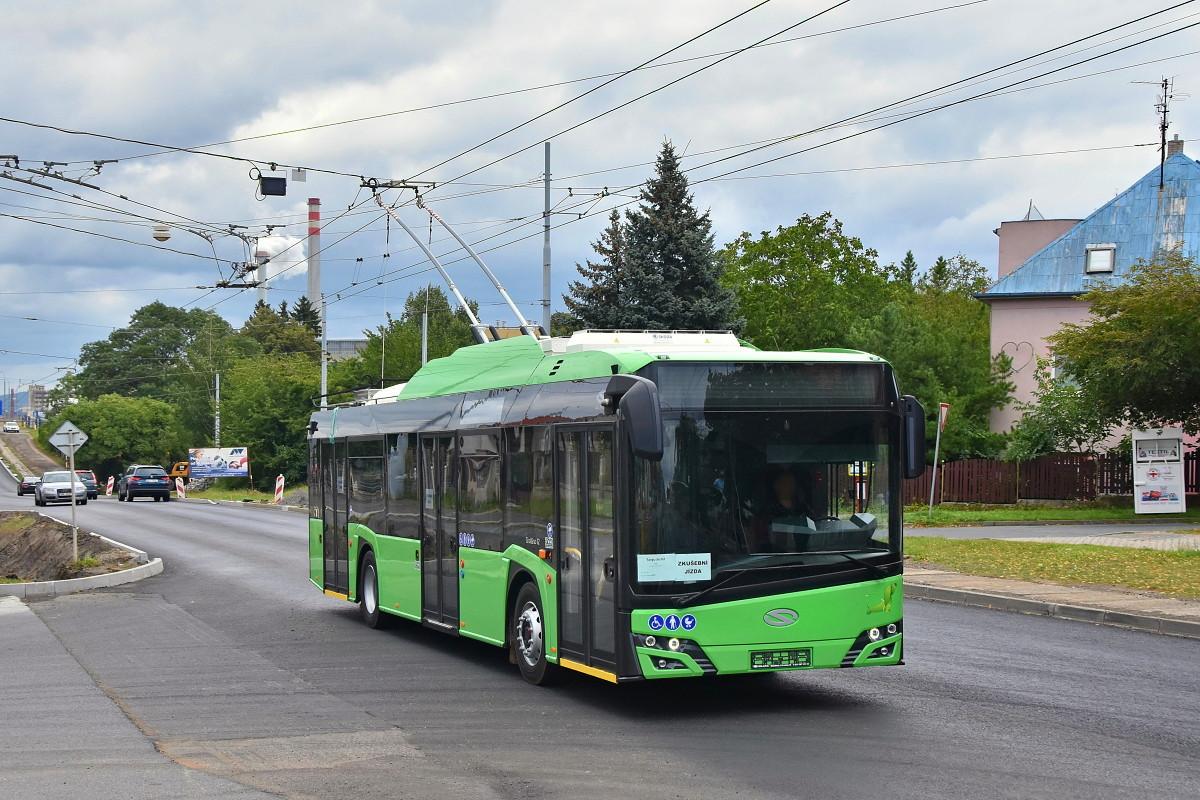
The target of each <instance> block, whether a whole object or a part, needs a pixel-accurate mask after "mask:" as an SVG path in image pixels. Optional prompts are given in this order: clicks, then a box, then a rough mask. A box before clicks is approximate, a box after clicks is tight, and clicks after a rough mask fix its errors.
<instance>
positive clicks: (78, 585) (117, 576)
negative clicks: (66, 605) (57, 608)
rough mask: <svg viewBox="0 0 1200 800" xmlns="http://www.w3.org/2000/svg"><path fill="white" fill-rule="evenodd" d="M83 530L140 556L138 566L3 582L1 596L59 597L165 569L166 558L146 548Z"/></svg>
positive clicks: (144, 576) (147, 576) (86, 533)
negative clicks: (152, 555) (79, 575)
mask: <svg viewBox="0 0 1200 800" xmlns="http://www.w3.org/2000/svg"><path fill="white" fill-rule="evenodd" d="M38 516H39V517H45V518H46V519H54V517H50V516H47V515H46V514H43V513H41V512H38ZM54 521H55V522H60V521H61V520H57V519H55V520H54ZM80 533H82V534H84V535H85V536H94V537H95V538H97V539H99V540H101V541H103V542H107V543H108V544H110V545H112V546H113V547H119V548H121V549H122V550H125V551H128V552H130V553H132V554H133V556H134V558H136V559H137V562H138V565H137V566H136V567H130V568H129V569H122V570H117V571H116V572H106V573H104V574H103V575H88V576H87V577H85V578H66V579H64V580H61V581H28V582H26V583H0V596H6V595H7V596H10V597H19V598H20V599H22V600H32V599H40V598H49V597H57V596H58V595H60V594H71V593H73V592H82V591H84V590H87V589H101V588H105V587H108V586H120V585H121V584H124V583H133V582H134V581H140V580H142V579H143V578H149V577H151V576H153V575H157V574H159V573H160V572H162V571H163V562H162V559H161V558H155V559H153V560H152V559H151V558H150V556H149V554H148V553H146V551H145V550H138V549H137V548H136V547H130V546H129V545H127V544H125V543H124V542H118V541H116V540H115V539H109V538H108V537H107V536H101V535H100V534H98V533H92V532H91V531H80Z"/></svg>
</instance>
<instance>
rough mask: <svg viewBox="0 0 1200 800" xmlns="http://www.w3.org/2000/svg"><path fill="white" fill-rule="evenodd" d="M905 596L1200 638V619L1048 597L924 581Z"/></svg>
mask: <svg viewBox="0 0 1200 800" xmlns="http://www.w3.org/2000/svg"><path fill="white" fill-rule="evenodd" d="M904 596H905V598H906V599H912V600H932V601H934V602H939V603H954V604H956V605H961V606H974V607H976V608H991V609H994V610H997V611H1015V612H1016V613H1018V614H1033V615H1037V616H1043V617H1056V618H1058V619H1069V620H1074V621H1076V622H1091V623H1094V624H1097V625H1112V626H1114V627H1118V628H1132V629H1134V630H1139V631H1146V632H1148V633H1163V634H1168V635H1170V636H1184V637H1187V638H1191V639H1200V622H1192V621H1190V620H1185V619H1175V618H1173V617H1158V616H1151V615H1149V614H1130V613H1128V612H1124V611H1111V610H1108V609H1103V608H1092V607H1089V606H1070V605H1064V604H1062V603H1050V602H1047V601H1045V600H1031V599H1029V598H1026V597H1014V596H1012V595H1006V594H991V593H989V592H976V591H971V590H969V589H948V588H945V587H941V586H929V585H925V584H920V583H909V582H907V581H906V582H905V584H904Z"/></svg>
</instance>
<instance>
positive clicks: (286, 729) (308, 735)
mask: <svg viewBox="0 0 1200 800" xmlns="http://www.w3.org/2000/svg"><path fill="white" fill-rule="evenodd" d="M14 491H15V490H14V489H13V487H12V486H11V484H10V483H9V482H8V479H7V476H6V475H5V476H2V477H0V508H31V507H32V502H31V501H30V500H29V498H17V497H15V496H14ZM51 513H53V514H55V515H56V516H59V517H65V516H66V515H67V514H68V513H69V510H67V509H52V510H51ZM79 517H80V521H81V523H82V524H83V525H84V526H87V527H89V528H91V529H94V530H96V531H98V532H100V533H103V534H105V535H108V536H111V537H113V538H116V539H118V540H121V541H125V542H128V543H130V544H132V545H135V546H137V547H140V548H143V549H145V550H147V551H149V552H150V553H151V554H152V555H156V556H162V557H163V558H164V559H165V561H166V569H165V570H164V572H163V573H162V574H161V575H159V576H157V577H154V578H150V579H148V580H145V581H142V582H139V583H136V584H131V585H128V586H124V587H118V588H116V589H112V590H106V591H102V592H93V593H87V594H79V595H72V596H68V597H63V598H58V599H55V600H50V601H43V602H37V603H33V604H32V608H33V610H34V611H35V613H36V614H37V616H38V617H39V618H40V619H41V620H42V621H43V622H45V624H46V625H47V626H49V628H50V629H51V630H52V631H53V633H54V635H55V636H56V637H57V638H58V640H59V641H61V642H62V643H63V645H65V647H66V648H67V650H68V651H69V652H70V653H71V655H72V656H74V658H75V659H76V660H77V661H78V662H79V664H80V665H82V667H83V668H84V669H85V670H86V671H87V672H88V674H90V675H91V677H92V678H93V679H94V680H95V681H96V683H97V684H98V685H100V686H101V687H102V688H103V690H104V691H105V693H106V694H107V695H108V696H109V697H110V698H111V699H112V700H113V702H114V703H115V704H116V705H117V706H118V707H119V708H120V709H121V710H122V711H123V712H124V714H125V715H126V716H127V717H128V718H129V719H130V720H132V721H133V722H134V724H136V725H137V727H138V728H139V729H140V730H141V731H142V733H143V734H145V736H147V737H149V738H151V739H152V740H153V741H154V742H155V745H156V746H157V748H158V749H159V750H160V751H161V752H163V753H166V754H167V755H168V756H170V757H172V758H174V759H175V760H176V761H178V762H179V763H181V764H183V765H185V766H187V767H190V768H194V769H198V770H203V771H204V772H208V773H214V774H216V775H221V776H226V777H231V778H234V779H235V780H237V781H239V782H241V783H243V784H245V785H247V786H252V787H257V788H260V789H265V790H267V791H270V792H274V793H280V794H283V795H286V796H295V797H321V798H329V797H335V796H336V797H344V796H357V797H370V796H388V797H413V798H450V797H453V798H456V799H457V798H476V797H479V798H484V797H487V798H493V797H502V798H503V797H521V798H558V797H570V798H593V797H595V798H601V797H604V798H613V797H637V798H684V797H687V798H729V797H746V798H796V797H805V798H822V799H824V798H864V797H888V798H963V797H979V798H1040V797H1053V798H1089V800H1091V798H1095V797H1104V798H1139V799H1141V798H1149V797H1171V798H1174V797H1185V796H1195V789H1196V776H1197V774H1200V669H1198V668H1197V664H1198V663H1200V642H1197V641H1192V640H1186V639H1176V638H1171V637H1166V636H1156V635H1151V634H1142V633H1137V632H1131V631H1124V630H1120V629H1114V628H1103V627H1095V626H1091V625H1087V624H1083V623H1075V622H1068V621H1061V620H1054V619H1047V618H1039V617H1027V616H1020V615H1015V614H1006V613H1003V612H993V611H986V610H981V609H969V608H959V607H955V606H946V605H938V604H929V603H922V602H918V601H913V602H910V603H909V604H908V607H907V610H906V616H907V619H906V621H905V622H906V625H905V628H906V631H908V651H907V653H906V660H907V661H908V665H907V666H904V667H900V668H895V669H878V670H854V671H851V670H839V671H814V672H795V673H787V674H780V675H775V676H753V677H750V678H744V679H728V680H724V681H680V682H659V683H654V684H641V685H628V686H621V687H613V686H610V685H608V684H605V683H602V682H599V681H595V680H593V679H590V678H586V677H584V676H578V675H575V674H568V675H565V676H564V677H563V680H562V681H561V682H560V683H559V684H558V685H556V686H554V687H552V688H535V687H532V686H528V685H526V684H525V683H523V682H522V681H521V680H520V678H519V677H518V676H517V673H516V670H515V668H514V667H512V666H510V665H509V664H508V663H507V660H506V658H505V656H504V654H503V653H502V652H500V651H499V650H498V649H495V648H492V647H488V646H486V645H482V644H479V643H473V642H469V641H465V640H463V641H459V640H454V639H450V638H448V637H445V636H443V635H441V634H437V633H434V632H432V631H428V630H425V629H423V628H421V627H420V626H417V625H415V624H410V623H401V624H398V625H397V626H394V627H393V628H392V629H391V630H388V631H371V630H369V629H367V628H366V627H364V626H363V625H361V624H360V623H359V622H358V620H357V615H356V609H355V608H354V607H352V606H350V605H349V604H346V603H343V602H340V601H337V600H332V599H329V598H326V597H324V596H323V595H321V594H320V593H318V592H317V591H316V590H315V589H314V588H313V587H312V586H311V584H309V583H308V581H307V579H306V569H307V560H306V550H305V523H304V517H303V516H302V515H299V514H291V513H286V512H282V511H274V510H267V509H254V508H238V507H230V506H214V505H207V504H197V503H186V504H185V503H179V502H172V503H169V504H162V503H153V502H146V501H139V502H136V503H133V504H126V503H116V502H115V501H112V500H107V501H106V500H101V501H99V502H92V503H89V504H88V506H87V507H86V508H81V509H79ZM5 723H6V725H12V724H14V721H13V720H6V721H5ZM0 783H2V781H0Z"/></svg>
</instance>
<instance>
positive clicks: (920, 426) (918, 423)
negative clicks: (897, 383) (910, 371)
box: [900, 394, 925, 478]
mask: <svg viewBox="0 0 1200 800" xmlns="http://www.w3.org/2000/svg"><path fill="white" fill-rule="evenodd" d="M900 413H901V414H902V416H903V419H904V426H903V427H904V477H906V478H919V477H921V476H922V475H924V474H925V408H924V407H923V406H922V405H921V404H920V403H919V402H918V401H917V398H915V397H913V396H912V395H911V394H906V395H904V396H903V397H901V398H900Z"/></svg>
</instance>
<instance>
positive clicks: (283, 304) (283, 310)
mask: <svg viewBox="0 0 1200 800" xmlns="http://www.w3.org/2000/svg"><path fill="white" fill-rule="evenodd" d="M279 316H281V317H283V318H284V319H291V318H292V315H291V312H290V311H288V304H287V300H282V301H280V303H279Z"/></svg>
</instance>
